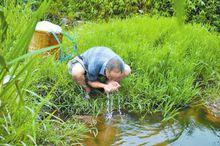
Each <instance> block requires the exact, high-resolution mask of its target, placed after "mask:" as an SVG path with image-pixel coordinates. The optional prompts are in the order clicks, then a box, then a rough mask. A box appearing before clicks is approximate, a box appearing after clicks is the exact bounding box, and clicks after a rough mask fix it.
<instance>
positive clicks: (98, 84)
mask: <svg viewBox="0 0 220 146" xmlns="http://www.w3.org/2000/svg"><path fill="white" fill-rule="evenodd" d="M87 83H88V85H89V86H91V87H93V88H103V89H104V90H105V92H112V91H116V90H117V89H118V87H116V86H113V85H112V84H103V83H101V82H98V81H94V82H91V81H88V82H87Z"/></svg>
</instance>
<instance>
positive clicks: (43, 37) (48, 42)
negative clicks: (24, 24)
mask: <svg viewBox="0 0 220 146" xmlns="http://www.w3.org/2000/svg"><path fill="white" fill-rule="evenodd" d="M56 35H57V36H58V38H59V40H60V42H62V38H63V35H62V34H60V33H56ZM54 45H58V42H57V41H56V39H55V38H54V36H53V35H52V34H51V33H49V32H46V31H35V32H34V35H33V37H32V40H31V42H30V44H29V51H33V50H38V49H41V48H45V47H49V46H54ZM54 54H55V56H56V59H59V57H60V51H59V48H54V49H52V50H51V51H47V52H45V53H43V55H44V56H49V55H54ZM40 56H42V55H40Z"/></svg>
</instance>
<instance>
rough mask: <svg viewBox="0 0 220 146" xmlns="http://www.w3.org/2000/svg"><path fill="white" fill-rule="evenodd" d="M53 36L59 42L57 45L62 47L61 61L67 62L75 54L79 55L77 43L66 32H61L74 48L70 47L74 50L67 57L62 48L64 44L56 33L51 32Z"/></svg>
mask: <svg viewBox="0 0 220 146" xmlns="http://www.w3.org/2000/svg"><path fill="white" fill-rule="evenodd" d="M51 34H52V35H53V36H54V38H55V40H56V41H57V43H58V44H59V46H60V57H59V60H60V61H66V60H69V59H71V58H72V56H73V54H76V55H79V54H78V48H77V43H76V41H75V39H74V38H73V37H72V36H71V35H69V34H68V33H66V32H61V34H62V35H63V36H66V37H67V38H68V40H69V41H71V42H72V46H71V47H70V48H72V52H71V53H69V54H66V55H65V53H64V48H63V46H62V43H61V41H60V39H59V37H58V36H57V34H56V33H55V32H51ZM67 49H69V48H67Z"/></svg>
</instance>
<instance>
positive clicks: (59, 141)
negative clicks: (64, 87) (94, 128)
mask: <svg viewBox="0 0 220 146" xmlns="http://www.w3.org/2000/svg"><path fill="white" fill-rule="evenodd" d="M48 5H49V3H48V2H46V1H45V2H43V3H42V5H41V6H40V7H39V9H38V10H36V11H35V12H32V11H31V10H30V7H29V6H30V5H28V4H27V5H24V6H21V5H16V1H10V2H6V6H5V7H2V6H0V145H38V144H44V145H48V144H56V145H69V143H78V142H79V141H80V139H81V137H83V134H84V133H85V132H87V131H88V130H89V129H88V128H86V127H85V125H83V124H80V123H79V122H77V121H76V120H75V121H69V120H68V121H63V120H61V119H59V118H58V117H56V116H54V115H53V114H54V111H53V112H49V111H47V112H44V113H43V112H42V111H43V110H42V109H44V107H50V106H51V107H52V106H53V104H52V103H51V102H50V100H51V98H53V96H51V94H52V93H53V92H54V90H55V88H56V87H57V85H58V84H56V85H55V86H53V87H52V88H51V89H50V91H49V92H48V94H47V95H45V96H44V97H41V96H39V95H37V94H36V93H34V92H33V91H31V90H30V89H28V88H29V86H30V85H31V84H32V83H33V81H34V79H33V78H32V76H33V75H34V73H35V72H34V70H33V69H34V67H35V66H36V65H37V60H36V59H35V58H34V57H31V55H33V54H34V53H32V54H30V53H27V48H28V47H27V46H28V44H29V42H30V40H31V38H32V35H33V32H34V28H35V25H36V23H37V21H39V19H40V18H41V17H42V15H43V13H44V12H45V11H46V9H47V8H48ZM15 19H16V21H15ZM35 53H36V52H35ZM22 56H23V57H22ZM21 58H23V59H21ZM6 75H10V76H11V79H10V81H9V82H8V83H6V84H4V83H3V82H4V77H5V76H6ZM31 101H34V102H31ZM67 142H69V143H67Z"/></svg>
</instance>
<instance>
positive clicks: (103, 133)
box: [85, 108, 220, 146]
mask: <svg viewBox="0 0 220 146" xmlns="http://www.w3.org/2000/svg"><path fill="white" fill-rule="evenodd" d="M208 116H210V115H207V114H206V113H205V111H204V110H203V109H201V108H191V109H188V110H185V111H183V112H181V113H180V114H179V116H178V117H177V119H176V120H174V121H172V122H169V123H162V122H161V117H160V116H159V115H153V116H148V117H147V118H146V120H144V121H139V120H138V117H137V116H135V115H131V114H124V115H119V114H114V115H113V118H112V120H111V122H108V123H106V122H104V121H105V120H104V119H102V121H101V122H99V124H98V129H99V134H98V136H97V137H96V138H90V139H88V140H87V142H86V143H85V144H86V145H93V146H94V145H100V146H102V145H103V146H107V145H122V146H132V145H134V146H136V145H155V146H164V145H171V146H197V145H198V146H220V121H213V120H209V119H208V118H207V117H208Z"/></svg>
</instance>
